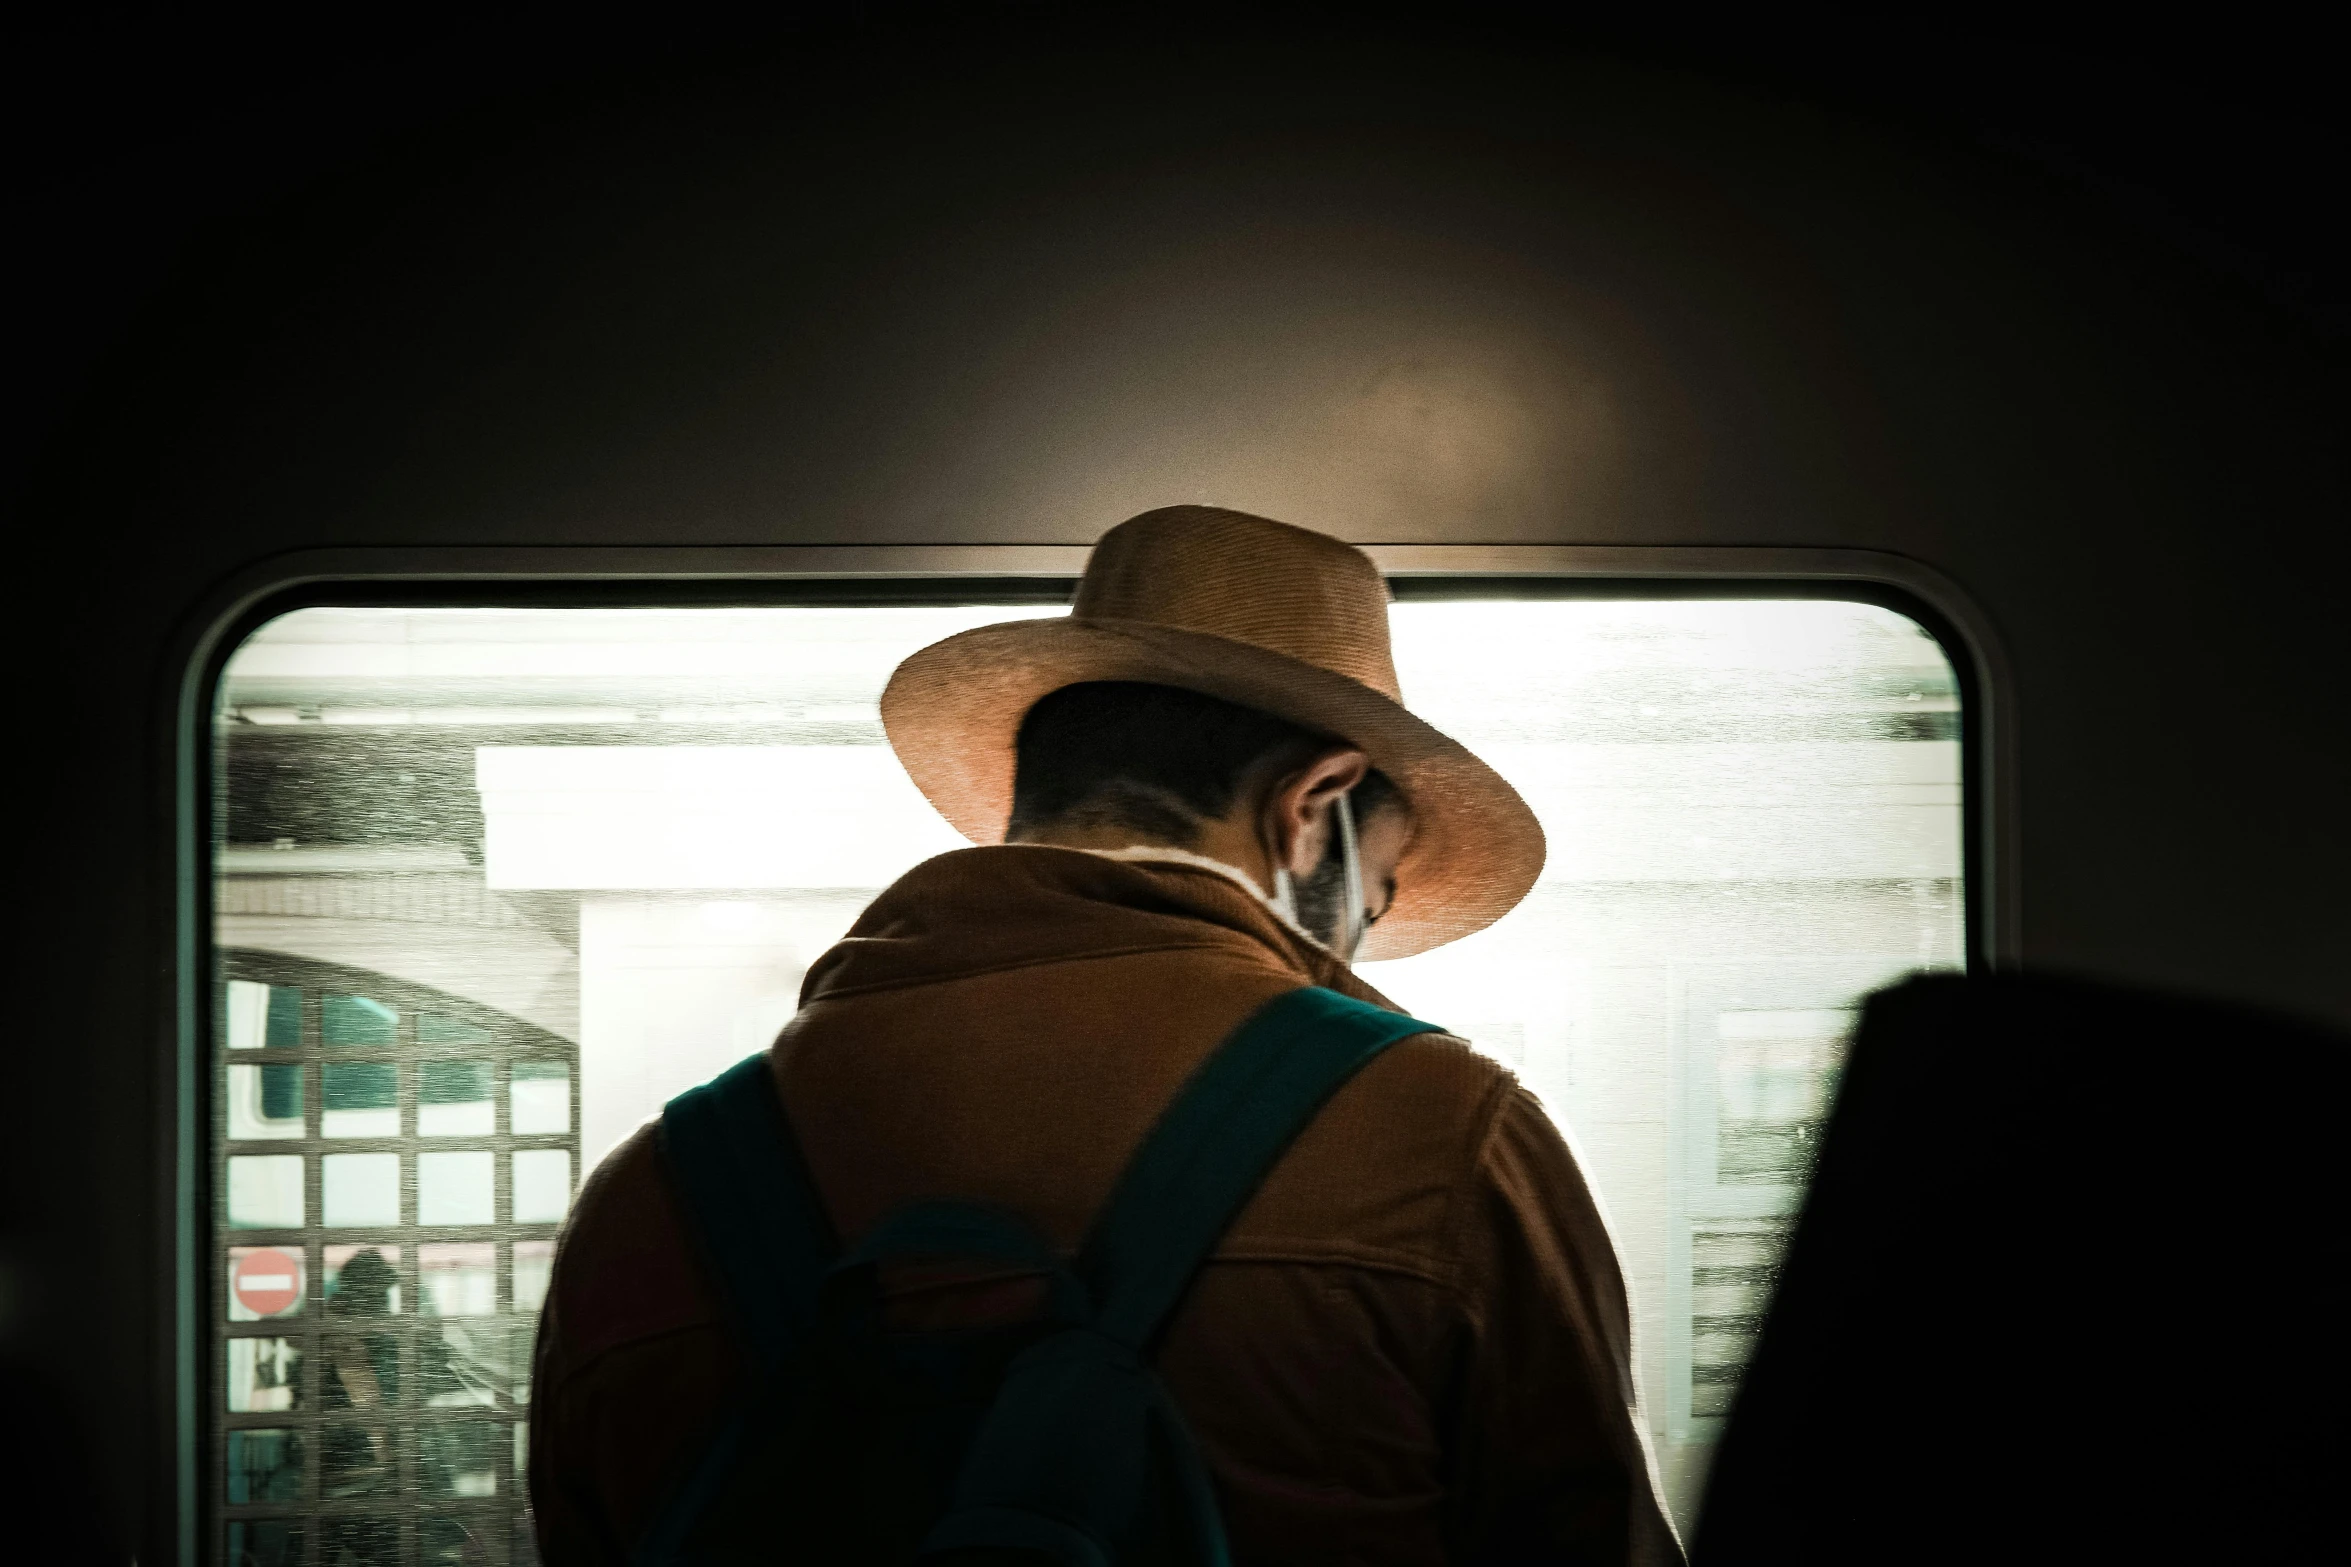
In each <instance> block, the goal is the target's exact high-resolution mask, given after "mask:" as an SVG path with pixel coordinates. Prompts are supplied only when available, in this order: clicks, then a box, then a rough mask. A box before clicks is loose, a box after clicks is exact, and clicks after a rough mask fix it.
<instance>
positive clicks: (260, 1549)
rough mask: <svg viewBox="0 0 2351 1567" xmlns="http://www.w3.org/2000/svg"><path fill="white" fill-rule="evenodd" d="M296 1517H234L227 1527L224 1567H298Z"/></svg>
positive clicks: (299, 1547)
mask: <svg viewBox="0 0 2351 1567" xmlns="http://www.w3.org/2000/svg"><path fill="white" fill-rule="evenodd" d="M302 1534H303V1531H302V1521H301V1520H300V1519H298V1518H236V1519H231V1520H230V1522H229V1526H228V1537H229V1556H228V1567H302V1561H303V1559H302Z"/></svg>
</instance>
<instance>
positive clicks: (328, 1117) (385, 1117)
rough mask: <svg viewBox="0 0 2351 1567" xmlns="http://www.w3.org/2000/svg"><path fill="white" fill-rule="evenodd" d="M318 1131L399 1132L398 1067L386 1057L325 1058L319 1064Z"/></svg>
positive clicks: (335, 1134) (331, 1133) (391, 1134)
mask: <svg viewBox="0 0 2351 1567" xmlns="http://www.w3.org/2000/svg"><path fill="white" fill-rule="evenodd" d="M320 1077H321V1080H322V1085H323V1086H322V1089H321V1091H320V1094H319V1127H318V1129H319V1135H320V1136H322V1137H397V1136H399V1135H400V1069H399V1068H398V1067H396V1066H394V1065H392V1064H391V1063H390V1062H388V1061H329V1062H327V1063H326V1065H325V1066H323V1067H322V1068H320Z"/></svg>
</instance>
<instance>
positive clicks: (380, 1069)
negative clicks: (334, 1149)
mask: <svg viewBox="0 0 2351 1567" xmlns="http://www.w3.org/2000/svg"><path fill="white" fill-rule="evenodd" d="M320 1074H321V1079H322V1084H323V1086H322V1090H321V1092H320V1094H319V1127H318V1129H319V1135H320V1136H322V1137H397V1136H399V1135H400V1069H399V1068H398V1067H396V1066H394V1065H392V1064H391V1063H390V1062H388V1061H329V1062H328V1063H327V1064H326V1065H325V1066H324V1067H322V1068H320ZM328 1222H329V1223H332V1222H334V1221H332V1220H329V1221H328Z"/></svg>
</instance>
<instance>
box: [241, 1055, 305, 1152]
mask: <svg viewBox="0 0 2351 1567" xmlns="http://www.w3.org/2000/svg"><path fill="white" fill-rule="evenodd" d="M228 1112H229V1140H230V1141H231V1142H242V1141H247V1140H250V1139H253V1138H264V1137H300V1136H301V1135H302V1068H300V1067H298V1066H292V1065H285V1066H232V1067H230V1068H229V1069H228Z"/></svg>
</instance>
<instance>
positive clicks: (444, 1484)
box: [417, 1420, 505, 1497]
mask: <svg viewBox="0 0 2351 1567" xmlns="http://www.w3.org/2000/svg"><path fill="white" fill-rule="evenodd" d="M504 1434H505V1433H504V1432H503V1430H501V1428H500V1427H499V1426H498V1425H497V1424H495V1423H493V1422H491V1421H488V1420H437V1421H434V1422H432V1423H431V1424H429V1425H426V1426H424V1427H422V1428H421V1429H420V1430H419V1432H418V1436H419V1441H418V1443H417V1450H418V1455H417V1456H418V1458H419V1459H420V1460H421V1461H420V1463H419V1465H418V1468H419V1469H420V1471H421V1475H420V1478H421V1479H422V1481H423V1485H424V1492H425V1495H427V1496H444V1497H463V1496H490V1495H493V1494H495V1493H496V1491H497V1489H498V1443H499V1440H500V1438H501V1437H502V1436H503V1435H504Z"/></svg>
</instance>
